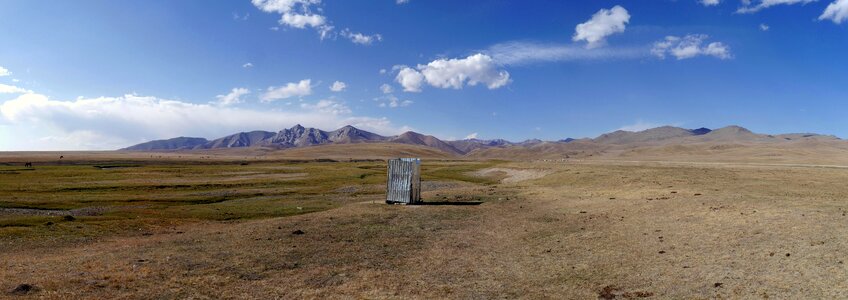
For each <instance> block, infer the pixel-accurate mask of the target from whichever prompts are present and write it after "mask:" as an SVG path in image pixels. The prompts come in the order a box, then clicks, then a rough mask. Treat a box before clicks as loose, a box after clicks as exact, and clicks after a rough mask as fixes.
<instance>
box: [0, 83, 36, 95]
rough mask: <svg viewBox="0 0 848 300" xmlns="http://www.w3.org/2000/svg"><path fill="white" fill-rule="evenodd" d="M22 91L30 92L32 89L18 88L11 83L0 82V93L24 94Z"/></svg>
mask: <svg viewBox="0 0 848 300" xmlns="http://www.w3.org/2000/svg"><path fill="white" fill-rule="evenodd" d="M24 93H32V91H30V90H27V89H24V88H19V87H16V86H13V85H8V84H2V83H0V94H24Z"/></svg>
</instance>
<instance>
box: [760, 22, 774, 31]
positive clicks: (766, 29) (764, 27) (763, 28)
mask: <svg viewBox="0 0 848 300" xmlns="http://www.w3.org/2000/svg"><path fill="white" fill-rule="evenodd" d="M769 29H771V27H769V26H768V25H767V24H765V23H763V24H760V30H762V31H768V30H769Z"/></svg>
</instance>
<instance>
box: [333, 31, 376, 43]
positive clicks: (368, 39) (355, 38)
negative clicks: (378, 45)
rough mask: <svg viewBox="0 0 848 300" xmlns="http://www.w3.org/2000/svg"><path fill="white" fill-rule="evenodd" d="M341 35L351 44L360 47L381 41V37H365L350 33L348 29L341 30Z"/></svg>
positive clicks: (373, 35)
mask: <svg viewBox="0 0 848 300" xmlns="http://www.w3.org/2000/svg"><path fill="white" fill-rule="evenodd" d="M341 35H342V36H343V37H345V38H347V39H349V40H350V41H351V42H353V43H355V44H360V45H371V43H373V42H375V41H376V42H379V41H382V40H383V36H382V35H380V34H379V33H378V34H372V35H365V34H362V33H359V32H352V31H350V29H347V28H345V29H344V30H342V32H341Z"/></svg>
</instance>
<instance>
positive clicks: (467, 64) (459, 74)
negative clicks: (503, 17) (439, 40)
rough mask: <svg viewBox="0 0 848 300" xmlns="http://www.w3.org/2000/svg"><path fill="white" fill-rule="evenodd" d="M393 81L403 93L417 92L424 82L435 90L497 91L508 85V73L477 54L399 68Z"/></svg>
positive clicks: (484, 55)
mask: <svg viewBox="0 0 848 300" xmlns="http://www.w3.org/2000/svg"><path fill="white" fill-rule="evenodd" d="M395 80H396V81H397V82H398V83H400V84H401V86H403V90H404V91H407V92H420V91H421V86H422V85H423V83H424V82H426V83H427V84H429V85H430V86H433V87H437V88H443V89H447V88H453V89H461V88H462V87H463V86H465V85H466V84H467V85H470V86H475V85H477V84H484V85H486V87H488V88H489V89H497V88H500V87H502V86H504V85H507V84H508V83H509V82H510V79H509V72H507V71H505V70H500V69H499V68H498V64H497V63H495V61H494V60H493V59H492V57H490V56H489V55H486V54H482V53H477V54H474V55H471V56H468V57H466V58H452V59H437V60H434V61H432V62H430V63H428V64H426V65H418V66H417V67H416V68H415V69H413V68H411V67H400V71H399V72H398V75H397V77H395Z"/></svg>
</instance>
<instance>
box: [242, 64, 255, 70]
mask: <svg viewBox="0 0 848 300" xmlns="http://www.w3.org/2000/svg"><path fill="white" fill-rule="evenodd" d="M241 67H242V68H245V69H247V68H253V63H245V64H243V65H241Z"/></svg>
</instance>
